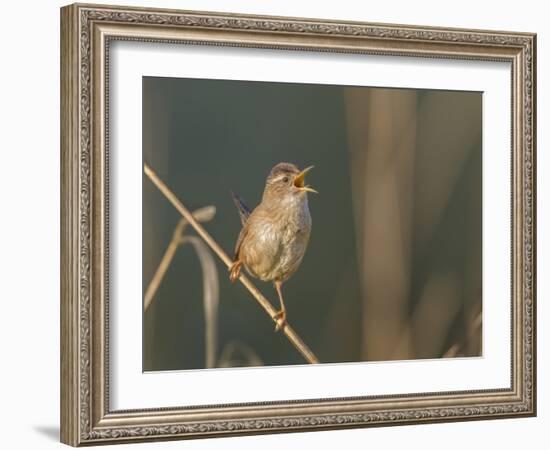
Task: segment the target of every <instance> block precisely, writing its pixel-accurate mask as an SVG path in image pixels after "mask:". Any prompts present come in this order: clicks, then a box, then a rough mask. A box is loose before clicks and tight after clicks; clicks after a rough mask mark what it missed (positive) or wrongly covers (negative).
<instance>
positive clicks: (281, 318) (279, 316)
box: [273, 309, 287, 331]
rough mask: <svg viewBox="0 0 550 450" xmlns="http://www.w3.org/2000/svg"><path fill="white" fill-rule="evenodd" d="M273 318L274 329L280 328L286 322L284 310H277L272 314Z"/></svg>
mask: <svg viewBox="0 0 550 450" xmlns="http://www.w3.org/2000/svg"><path fill="white" fill-rule="evenodd" d="M273 320H274V321H275V322H276V324H275V331H279V330H282V329H283V328H284V327H285V326H286V324H287V322H286V310H284V309H281V310H280V311H277V313H275V315H274V316H273Z"/></svg>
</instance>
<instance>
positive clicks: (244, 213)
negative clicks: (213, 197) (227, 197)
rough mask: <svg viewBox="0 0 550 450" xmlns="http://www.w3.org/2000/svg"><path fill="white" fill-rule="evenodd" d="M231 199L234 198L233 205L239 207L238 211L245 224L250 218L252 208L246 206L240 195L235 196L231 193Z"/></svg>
mask: <svg viewBox="0 0 550 450" xmlns="http://www.w3.org/2000/svg"><path fill="white" fill-rule="evenodd" d="M231 197H232V198H233V203H235V206H236V207H237V210H238V211H239V217H240V218H241V223H242V224H243V226H244V224H245V223H246V221H247V220H248V216H250V213H251V211H250V208H249V207H248V206H247V205H246V203H245V202H244V200H243V199H242V198H241V197H239V195H237V194H235V193H234V192H233V191H231Z"/></svg>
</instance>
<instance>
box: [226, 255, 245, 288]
mask: <svg viewBox="0 0 550 450" xmlns="http://www.w3.org/2000/svg"><path fill="white" fill-rule="evenodd" d="M242 267H243V263H242V261H239V260H237V261H235V262H234V263H233V264H231V266H230V267H229V281H231V283H234V282H235V281H237V279H238V278H239V276H240V275H241V269H242Z"/></svg>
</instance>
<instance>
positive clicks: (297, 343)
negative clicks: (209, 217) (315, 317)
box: [143, 164, 319, 364]
mask: <svg viewBox="0 0 550 450" xmlns="http://www.w3.org/2000/svg"><path fill="white" fill-rule="evenodd" d="M143 170H144V172H145V175H147V176H148V177H149V179H150V180H151V181H152V182H153V184H154V185H155V186H156V187H157V188H158V189H159V190H160V191H161V192H162V194H164V196H165V197H166V198H167V199H168V201H169V202H170V203H172V205H173V206H174V208H176V210H177V211H178V212H179V213H180V214H181V215H182V216H183V217H184V218H185V219H186V220H187V221H188V222H189V224H190V225H191V226H192V227H193V228H194V229H195V231H196V232H197V234H198V235H199V236H200V237H201V238H202V239H203V240H204V241H205V242H206V244H208V246H209V247H210V248H211V249H212V250H213V251H214V253H216V254H217V255H218V257H219V258H220V259H221V260H222V262H223V263H224V264H225V265H226V266H227V267H228V268H229V267H230V266H231V264H232V263H233V261H232V260H231V258H230V257H229V256H228V255H227V253H225V251H224V250H223V249H222V248H221V247H220V246H219V245H218V243H217V242H216V241H215V240H214V238H213V237H212V236H210V234H209V233H208V232H207V231H206V230H205V228H204V227H203V226H202V225H201V224H200V223H199V222H198V221H197V220H196V219H195V218H194V217H193V214H191V212H190V211H189V210H188V209H187V208H186V207H185V206H183V204H182V203H181V201H180V200H179V199H178V198H177V197H176V195H175V194H174V193H173V192H172V191H171V190H170V189H169V188H168V186H166V184H164V182H163V181H162V180H161V179H160V178H159V177H158V175H157V174H156V173H155V172H154V171H153V170H152V169H151V168H150V167H149V166H148V165H147V164H144V166H143ZM239 280H240V282H241V283H242V284H243V285H244V286H245V287H246V288H247V289H248V291H249V292H250V293H251V294H252V296H253V297H254V298H255V299H256V301H257V302H258V303H259V304H260V306H261V307H262V308H263V309H264V310H265V311H266V312H267V314H268V315H269V317H271V319H272V320H273V322H275V323H277V319H276V317H275V314H276V313H277V311H276V310H275V308H273V306H272V305H271V303H270V302H269V300H267V299H266V298H265V297H264V296H263V295H262V293H261V292H260V291H259V290H258V288H256V286H254V284H253V283H252V282H251V281H250V280H249V279H248V278H247V277H246V276H245V275H241V276H240V278H239ZM283 333H284V334H285V336H286V337H287V338H288V340H289V341H290V343H291V344H292V345H293V346H294V347H295V348H296V350H298V351H299V352H300V353H301V354H302V356H303V357H304V358H305V360H306V361H307V362H309V363H311V364H316V363H319V360H318V359H317V357H316V356H315V355H314V354H313V352H312V351H311V350H310V349H309V347H308V346H307V345H306V344H305V343H304V341H303V340H302V338H300V336H298V334H297V333H296V332H295V331H294V329H293V328H292V327H291V326H290V325H289V324H287V325H286V326H285V327H284V328H283Z"/></svg>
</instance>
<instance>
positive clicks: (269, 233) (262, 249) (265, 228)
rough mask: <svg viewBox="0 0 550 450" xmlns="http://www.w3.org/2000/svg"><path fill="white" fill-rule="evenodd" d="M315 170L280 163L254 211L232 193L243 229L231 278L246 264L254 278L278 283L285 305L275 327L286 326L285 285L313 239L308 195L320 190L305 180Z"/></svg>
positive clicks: (277, 289) (281, 301)
mask: <svg viewBox="0 0 550 450" xmlns="http://www.w3.org/2000/svg"><path fill="white" fill-rule="evenodd" d="M312 168H313V166H310V167H308V168H306V169H304V170H302V171H300V170H298V168H297V167H296V166H295V165H294V164H289V163H279V164H277V165H276V166H275V167H273V169H271V172H270V173H269V176H268V177H267V180H266V183H265V189H264V193H263V197H262V201H261V203H260V204H259V205H258V206H257V207H256V208H255V209H254V211H252V212H251V211H250V209H249V208H248V207H247V206H246V204H245V203H244V201H243V200H242V199H241V198H240V197H239V196H238V195H236V194H233V193H232V195H233V200H234V202H235V205H236V206H237V209H238V210H239V215H240V217H241V222H242V225H243V228H242V230H241V232H240V234H239V237H238V239H237V244H236V245H235V256H234V258H233V260H234V262H233V264H232V265H231V267H230V268H229V272H230V274H229V279H230V280H231V282H235V281H236V280H237V279H238V278H239V276H240V273H241V268H242V266H243V265H244V267H245V268H246V270H247V272H248V273H250V275H252V276H253V277H255V278H259V279H260V280H262V281H271V282H273V284H274V286H275V290H276V291H277V295H278V296H279V302H280V303H281V309H280V310H279V311H278V312H277V313H276V314H275V316H274V317H273V319H275V320H276V322H277V325H276V327H275V331H278V330H280V329H282V328H284V326H285V324H286V309H285V304H284V301H283V294H282V292H281V288H282V284H283V283H284V282H285V281H286V280H288V279H289V278H290V277H291V275H292V274H293V273H294V272H296V270H297V269H298V267H299V265H300V263H301V262H302V258H303V257H304V253H305V251H306V247H307V244H308V241H309V234H310V232H311V215H310V214H309V207H308V203H307V193H308V192H315V193H317V191H316V190H315V189H313V188H311V187H310V186H307V185H306V184H305V176H306V173H307V172H308V171H309V170H311V169H312Z"/></svg>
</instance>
